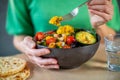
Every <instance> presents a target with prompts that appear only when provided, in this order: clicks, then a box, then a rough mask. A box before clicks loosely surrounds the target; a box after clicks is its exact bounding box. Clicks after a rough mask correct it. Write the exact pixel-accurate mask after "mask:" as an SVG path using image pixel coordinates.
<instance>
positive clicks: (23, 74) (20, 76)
mask: <svg viewBox="0 0 120 80" xmlns="http://www.w3.org/2000/svg"><path fill="white" fill-rule="evenodd" d="M29 76H30V69H29V68H28V67H27V66H26V67H25V68H24V69H23V70H22V71H20V72H19V73H16V74H14V75H10V76H7V77H1V78H0V80H26V79H27V78H28V77H29Z"/></svg>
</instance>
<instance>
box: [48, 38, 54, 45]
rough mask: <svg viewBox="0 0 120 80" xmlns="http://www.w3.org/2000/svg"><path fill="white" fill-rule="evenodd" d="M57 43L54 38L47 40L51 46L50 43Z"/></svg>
mask: <svg viewBox="0 0 120 80" xmlns="http://www.w3.org/2000/svg"><path fill="white" fill-rule="evenodd" d="M55 42H56V38H54V37H52V38H50V39H47V40H46V44H47V45H49V44H50V43H55Z"/></svg>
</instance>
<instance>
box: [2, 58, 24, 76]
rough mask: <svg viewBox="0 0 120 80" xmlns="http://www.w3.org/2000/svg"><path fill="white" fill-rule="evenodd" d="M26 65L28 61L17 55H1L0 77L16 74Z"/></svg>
mask: <svg viewBox="0 0 120 80" xmlns="http://www.w3.org/2000/svg"><path fill="white" fill-rule="evenodd" d="M25 66H26V61H25V60H23V59H20V58H15V57H0V77H5V76H9V75H13V74H16V73H18V72H20V71H22V70H23V69H24V68H25Z"/></svg>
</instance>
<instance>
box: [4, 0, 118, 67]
mask: <svg viewBox="0 0 120 80" xmlns="http://www.w3.org/2000/svg"><path fill="white" fill-rule="evenodd" d="M82 2H84V0H83V1H81V0H74V1H69V0H64V1H62V0H9V6H8V7H9V8H8V16H7V25H6V26H7V31H8V33H9V34H11V35H14V40H13V42H14V45H15V47H16V48H17V49H18V50H20V51H21V52H23V53H25V54H26V55H27V56H28V57H29V58H30V60H31V62H33V63H34V64H37V65H38V66H40V67H43V68H48V69H50V68H55V69H59V65H58V64H57V60H56V59H53V58H48V59H42V58H41V57H40V56H42V55H45V54H49V53H50V51H49V50H48V49H35V46H36V44H35V42H34V41H33V40H32V37H33V36H34V34H35V33H36V32H38V31H42V32H45V31H49V30H53V29H56V27H54V26H53V25H50V24H49V23H48V21H49V19H50V18H51V17H53V16H63V15H65V14H67V13H69V12H70V11H71V10H72V9H74V8H75V7H77V6H78V5H79V4H81V3H82ZM112 2H113V5H114V6H116V7H117V2H116V0H113V1H111V0H91V1H90V2H89V3H87V4H86V5H84V6H82V7H81V8H80V10H79V14H78V15H77V16H76V17H75V18H73V19H72V20H69V21H64V22H62V24H70V25H72V26H74V27H79V28H84V29H90V28H93V27H94V28H95V29H96V31H97V32H98V34H99V35H100V36H104V35H107V34H109V33H111V34H115V31H117V30H119V26H118V22H119V21H120V20H119V19H117V17H119V15H118V12H117V10H118V7H117V8H114V9H113V5H112ZM113 12H114V14H113ZM105 23H107V24H105ZM106 30H107V31H106Z"/></svg>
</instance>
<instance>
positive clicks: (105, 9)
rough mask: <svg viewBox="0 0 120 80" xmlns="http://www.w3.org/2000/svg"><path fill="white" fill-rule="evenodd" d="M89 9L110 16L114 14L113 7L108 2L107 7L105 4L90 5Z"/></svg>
mask: <svg viewBox="0 0 120 80" xmlns="http://www.w3.org/2000/svg"><path fill="white" fill-rule="evenodd" d="M88 8H89V9H93V10H96V11H100V12H105V13H107V14H110V15H112V14H113V6H112V4H111V3H109V2H108V1H107V3H106V4H105V5H104V4H101V5H97V4H95V5H88Z"/></svg>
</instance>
